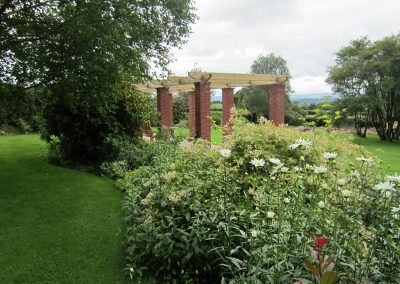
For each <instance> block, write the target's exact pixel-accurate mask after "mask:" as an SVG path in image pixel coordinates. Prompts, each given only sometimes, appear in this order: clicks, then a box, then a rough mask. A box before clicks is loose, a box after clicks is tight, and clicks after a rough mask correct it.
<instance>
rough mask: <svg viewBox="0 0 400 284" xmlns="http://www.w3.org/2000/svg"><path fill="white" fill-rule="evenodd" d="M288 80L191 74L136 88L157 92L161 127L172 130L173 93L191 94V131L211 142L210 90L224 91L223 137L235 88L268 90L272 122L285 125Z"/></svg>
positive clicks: (246, 75)
mask: <svg viewBox="0 0 400 284" xmlns="http://www.w3.org/2000/svg"><path fill="white" fill-rule="evenodd" d="M286 80H287V76H282V75H266V74H236V73H210V72H189V73H188V76H169V77H168V78H167V79H164V80H153V81H150V82H148V83H145V84H138V85H136V86H135V87H136V88H137V89H138V90H140V91H146V92H157V109H158V111H159V113H160V125H161V126H165V127H167V128H169V129H171V128H172V127H173V125H174V124H173V107H172V93H181V92H186V93H188V103H189V121H188V122H189V131H190V135H191V136H192V137H196V138H202V139H205V140H208V141H210V140H211V110H210V90H211V89H222V125H223V127H224V135H227V134H229V133H230V132H231V129H232V121H231V109H232V108H233V106H234V96H233V91H234V88H235V87H248V86H262V85H270V87H269V119H270V120H271V121H273V122H274V123H275V124H276V125H279V124H282V123H284V116H285V86H284V84H283V83H284V82H285V81H286Z"/></svg>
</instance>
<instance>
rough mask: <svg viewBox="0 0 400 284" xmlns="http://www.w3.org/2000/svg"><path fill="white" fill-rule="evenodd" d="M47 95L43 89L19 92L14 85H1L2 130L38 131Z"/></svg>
mask: <svg viewBox="0 0 400 284" xmlns="http://www.w3.org/2000/svg"><path fill="white" fill-rule="evenodd" d="M46 95H47V94H46V92H45V90H44V89H41V88H34V89H29V90H25V91H19V90H18V89H16V88H15V87H14V86H12V85H0V129H2V128H4V129H6V130H7V128H8V127H10V126H11V127H15V128H17V129H18V130H19V131H22V132H30V131H38V130H39V129H40V126H41V112H42V108H43V105H44V103H45V99H46Z"/></svg>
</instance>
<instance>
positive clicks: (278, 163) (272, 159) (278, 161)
mask: <svg viewBox="0 0 400 284" xmlns="http://www.w3.org/2000/svg"><path fill="white" fill-rule="evenodd" d="M268 161H270V162H271V163H272V164H275V165H282V164H283V163H282V162H281V160H279V159H277V158H269V159H268Z"/></svg>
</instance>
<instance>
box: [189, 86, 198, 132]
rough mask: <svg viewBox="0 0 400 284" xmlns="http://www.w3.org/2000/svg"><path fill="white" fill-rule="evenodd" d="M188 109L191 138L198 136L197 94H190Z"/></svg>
mask: <svg viewBox="0 0 400 284" xmlns="http://www.w3.org/2000/svg"><path fill="white" fill-rule="evenodd" d="M188 107H189V117H188V124H189V135H190V137H195V136H196V104H195V92H188Z"/></svg>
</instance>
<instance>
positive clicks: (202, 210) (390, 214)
mask: <svg viewBox="0 0 400 284" xmlns="http://www.w3.org/2000/svg"><path fill="white" fill-rule="evenodd" d="M180 146H181V147H179V146H177V143H176V142H175V141H168V142H160V141H158V142H157V147H153V149H158V150H157V152H158V153H155V155H154V159H153V161H152V163H151V165H150V166H144V167H141V168H139V169H137V170H134V171H131V172H128V173H126V174H125V176H124V178H123V179H121V180H120V181H119V186H120V188H121V189H123V190H125V191H126V208H127V222H128V224H129V230H128V239H127V240H128V247H129V249H128V266H127V267H128V268H129V271H130V273H131V275H132V277H133V276H149V275H151V276H154V277H156V279H157V280H159V281H161V282H178V283H180V282H198V283H220V282H221V281H224V282H229V281H232V282H240V283H243V282H247V283H267V282H271V283H293V282H294V281H300V282H303V283H307V281H310V280H314V279H318V281H321V283H333V282H334V281H335V279H338V280H339V282H341V283H349V282H350V283H351V282H359V281H374V282H385V281H386V282H388V283H395V281H398V280H399V275H400V270H399V267H400V266H399V263H400V252H399V245H400V242H399V227H400V221H399V211H400V208H399V199H400V198H399V193H398V189H399V185H400V177H399V176H396V175H394V176H389V177H386V176H384V175H383V174H382V173H381V172H380V170H379V167H378V166H377V165H378V161H377V159H376V158H374V157H368V156H367V155H366V153H365V152H364V150H363V149H362V148H360V147H359V146H357V145H354V144H352V143H351V142H350V141H348V140H347V139H346V136H344V135H340V134H328V133H326V132H324V131H317V132H310V133H308V132H307V133H304V132H300V131H299V130H296V129H292V128H287V127H275V126H273V125H271V124H269V123H265V122H263V123H261V125H251V124H246V125H239V127H236V130H235V133H234V135H233V136H232V137H231V139H230V140H229V141H227V142H226V143H225V145H224V146H223V147H222V149H220V150H219V151H218V150H215V149H213V150H212V149H210V148H209V147H208V146H207V145H205V144H201V143H197V144H196V145H195V146H194V147H193V146H192V145H191V144H189V143H186V142H182V143H181V144H180ZM312 236H313V238H312ZM318 240H325V241H323V245H321V244H322V243H318ZM319 242H321V241H319ZM324 277H325V278H326V279H328V278H329V279H328V280H326V279H325V280H323V278H324ZM321 279H322V280H323V281H328V282H323V281H322V280H321ZM329 281H331V282H329Z"/></svg>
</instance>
